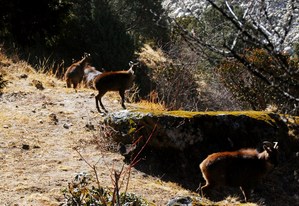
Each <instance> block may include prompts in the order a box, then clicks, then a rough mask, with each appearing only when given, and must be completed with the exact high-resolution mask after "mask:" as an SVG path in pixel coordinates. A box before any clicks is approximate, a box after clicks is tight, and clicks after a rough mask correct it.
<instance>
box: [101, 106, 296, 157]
mask: <svg viewBox="0 0 299 206" xmlns="http://www.w3.org/2000/svg"><path fill="white" fill-rule="evenodd" d="M105 122H106V124H108V125H110V126H112V127H113V128H114V130H115V131H117V134H116V135H115V140H116V141H117V142H122V143H123V144H132V143H135V141H137V139H138V138H139V139H138V144H139V145H141V146H143V145H144V144H145V143H146V142H147V141H148V143H147V145H146V146H147V147H152V148H156V149H163V148H164V149H166V148H168V149H174V150H178V151H185V150H189V149H190V147H194V146H196V147H198V149H201V150H202V151H204V152H205V153H206V152H208V153H211V152H215V151H221V150H235V149H239V148H244V147H258V146H260V145H261V143H262V142H263V141H265V140H268V141H278V142H279V144H280V145H281V147H282V148H283V149H284V152H285V154H287V155H290V154H291V153H292V152H294V151H298V148H299V137H298V133H299V132H298V127H296V126H298V122H299V117H290V116H283V115H279V114H275V113H269V112H256V111H242V112H187V111H170V112H149V111H127V110H123V111H120V112H115V113H111V114H109V115H108V116H107V117H106V119H105ZM296 123H297V124H296ZM290 134H292V135H290ZM140 137H141V139H140ZM148 138H150V140H148Z"/></svg>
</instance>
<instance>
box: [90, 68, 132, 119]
mask: <svg viewBox="0 0 299 206" xmlns="http://www.w3.org/2000/svg"><path fill="white" fill-rule="evenodd" d="M134 65H136V64H132V65H131V68H130V69H129V70H128V71H115V72H104V73H102V74H100V75H98V76H97V77H96V78H95V79H94V82H93V83H94V88H96V89H97V90H98V91H99V93H98V95H97V96H96V97H95V99H96V107H97V110H98V112H100V113H101V110H100V108H99V105H98V102H100V105H101V107H102V109H103V110H104V111H105V112H106V113H107V112H108V111H107V110H106V109H105V107H104V105H103V103H102V100H101V99H102V97H103V96H104V94H106V92H108V91H118V92H119V95H120V97H121V105H122V107H123V108H124V109H126V106H125V104H124V103H125V91H126V90H127V89H130V88H131V87H132V85H133V81H134V78H135V75H134V71H133V67H134Z"/></svg>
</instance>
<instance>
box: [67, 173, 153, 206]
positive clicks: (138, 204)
mask: <svg viewBox="0 0 299 206" xmlns="http://www.w3.org/2000/svg"><path fill="white" fill-rule="evenodd" d="M93 182H96V181H94V180H93V178H92V176H90V175H89V174H87V173H84V172H82V173H79V174H77V175H76V176H75V178H74V180H73V181H72V182H71V183H69V184H68V188H65V189H64V190H63V193H64V198H65V203H64V204H63V206H74V205H76V206H89V205H90V206H110V205H111V206H112V205H134V206H154V204H153V203H149V202H147V201H146V200H145V199H143V198H141V197H139V196H137V195H135V194H133V193H126V192H119V190H118V189H117V188H114V189H112V190H110V189H108V188H103V187H101V186H100V185H99V183H98V185H96V186H95V185H93V184H92V183H93Z"/></svg>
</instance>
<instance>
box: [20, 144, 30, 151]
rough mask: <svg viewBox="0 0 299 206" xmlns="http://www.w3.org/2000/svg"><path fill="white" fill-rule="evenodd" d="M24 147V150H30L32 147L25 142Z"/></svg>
mask: <svg viewBox="0 0 299 206" xmlns="http://www.w3.org/2000/svg"><path fill="white" fill-rule="evenodd" d="M22 149H24V150H29V149H30V146H29V145H28V144H23V145H22Z"/></svg>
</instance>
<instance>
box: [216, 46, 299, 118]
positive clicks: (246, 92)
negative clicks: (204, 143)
mask: <svg viewBox="0 0 299 206" xmlns="http://www.w3.org/2000/svg"><path fill="white" fill-rule="evenodd" d="M244 57H245V58H246V60H247V61H248V62H250V64H252V65H253V67H255V68H257V69H258V70H259V71H263V74H264V75H272V76H273V78H275V77H279V76H283V75H284V74H283V73H281V71H280V70H278V69H277V66H276V65H277V62H276V60H275V59H274V58H272V57H271V55H269V54H268V52H267V51H265V50H263V49H253V50H247V51H246V52H245V55H244ZM285 60H286V61H287V62H288V64H289V65H290V66H291V67H292V68H293V69H294V71H296V70H298V59H296V58H293V59H292V58H289V57H288V56H285ZM218 72H219V74H220V76H221V80H222V82H223V83H224V84H225V85H226V86H227V87H228V88H229V89H230V90H231V91H232V93H233V94H234V96H235V97H236V98H237V99H239V100H241V101H243V102H245V103H248V104H249V105H250V106H251V109H254V110H265V109H266V108H267V107H268V106H269V105H275V106H276V107H277V108H278V111H279V112H287V113H295V114H296V111H294V110H293V106H294V105H292V104H291V103H290V102H289V99H287V98H286V96H285V95H283V93H282V92H279V90H277V89H275V88H274V87H272V86H271V85H269V84H266V83H265V81H262V80H261V79H260V78H258V76H256V75H254V74H253V73H252V72H250V71H249V70H248V69H247V68H246V67H245V66H244V65H243V64H242V63H240V62H238V61H237V60H234V59H225V60H224V61H222V63H221V64H220V66H219V67H218ZM294 78H296V76H294ZM290 81H291V80H290ZM294 88H295V87H294ZM292 92H293V93H294V91H291V93H292ZM297 112H298V111H297Z"/></svg>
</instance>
